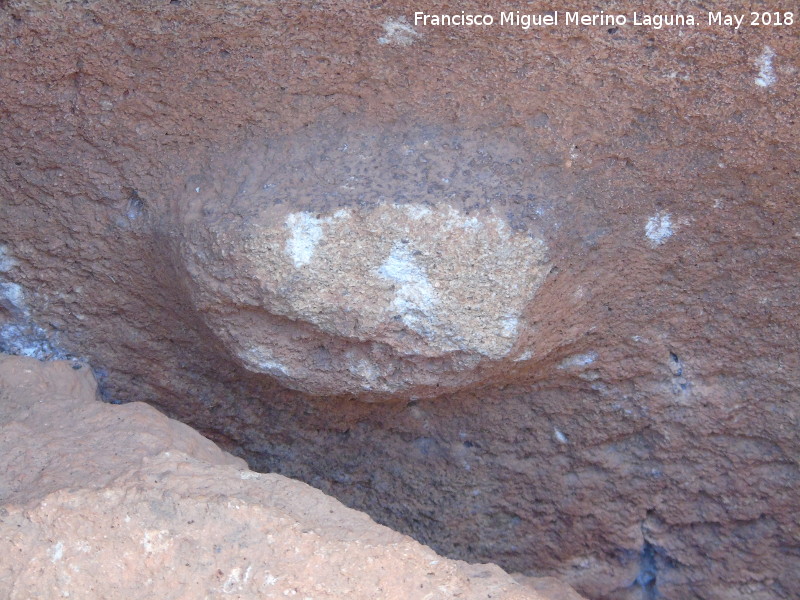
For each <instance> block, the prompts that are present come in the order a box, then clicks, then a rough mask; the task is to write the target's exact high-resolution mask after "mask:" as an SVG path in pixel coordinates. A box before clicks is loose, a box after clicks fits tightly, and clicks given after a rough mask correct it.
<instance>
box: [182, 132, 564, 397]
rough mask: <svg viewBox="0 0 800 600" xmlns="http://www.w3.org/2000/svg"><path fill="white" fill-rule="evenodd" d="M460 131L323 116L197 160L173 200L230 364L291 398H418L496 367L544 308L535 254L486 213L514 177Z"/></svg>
mask: <svg viewBox="0 0 800 600" xmlns="http://www.w3.org/2000/svg"><path fill="white" fill-rule="evenodd" d="M471 138H474V135H472V136H470V135H469V134H468V133H466V132H465V133H462V134H461V135H458V136H456V135H452V134H451V135H450V136H444V134H442V133H441V132H434V131H422V132H421V131H412V132H409V131H407V130H404V131H396V132H390V131H387V132H384V134H383V135H382V136H381V137H380V138H375V137H374V136H373V137H369V136H365V135H364V134H363V133H362V132H360V131H359V129H358V128H356V124H349V125H346V126H342V125H341V124H338V126H337V127H336V128H335V129H334V130H333V131H332V128H330V127H317V128H314V129H312V130H311V131H309V130H305V131H304V132H303V134H302V135H299V136H296V137H294V138H292V139H289V140H287V141H284V142H283V143H281V144H275V145H272V144H270V145H269V147H268V149H267V150H263V149H262V150H261V151H259V149H258V148H252V147H250V148H247V149H246V150H245V151H243V152H240V153H239V154H238V155H236V156H234V157H233V158H229V159H228V160H227V162H226V163H225V164H226V165H227V168H226V167H223V166H222V165H220V164H215V165H214V168H212V169H209V173H210V175H209V176H208V177H207V178H205V179H204V180H202V181H198V180H195V181H193V182H192V183H191V184H190V185H189V186H188V188H187V189H186V191H185V197H184V198H183V199H182V201H181V202H179V203H178V204H177V207H176V210H175V212H176V215H175V218H176V220H177V221H178V222H179V223H180V224H181V227H182V231H183V232H184V234H183V236H181V238H180V239H179V242H180V245H179V248H178V250H177V253H178V254H179V255H180V258H179V259H178V263H179V264H178V265H177V270H178V271H179V272H181V271H182V272H184V273H185V276H186V279H187V281H186V289H187V290H188V291H189V293H190V295H191V297H192V300H193V302H194V305H195V308H196V309H197V310H198V312H199V313H200V314H202V315H203V319H204V320H205V322H206V323H207V324H208V326H209V328H210V329H211V330H212V331H214V332H215V333H216V334H217V335H218V336H219V337H220V338H221V339H222V341H223V342H224V344H225V346H226V347H227V348H228V349H229V350H230V352H231V354H233V355H234V356H235V357H236V358H237V359H238V360H239V361H241V363H242V364H243V365H244V366H245V367H246V368H247V369H249V370H251V371H254V372H257V373H266V374H268V375H270V376H273V377H275V378H276V379H278V380H279V381H280V382H281V383H284V384H285V385H287V386H289V387H292V388H294V389H299V390H302V391H305V392H308V393H314V394H352V395H356V396H359V397H365V398H367V399H376V398H380V397H387V396H388V397H392V396H394V397H397V396H403V397H406V398H408V397H411V396H425V395H427V396H435V395H440V394H441V393H442V392H444V391H446V390H449V389H458V388H464V387H466V386H468V385H473V384H475V383H476V382H480V381H483V380H485V379H487V378H489V377H491V376H492V375H494V377H495V378H497V377H498V373H500V374H504V373H505V371H506V370H507V369H508V368H509V365H510V364H511V363H513V362H514V361H515V360H519V359H520V357H521V356H522V355H523V353H524V351H525V350H524V349H520V348H519V341H520V334H521V333H522V332H523V331H525V330H526V329H530V327H528V326H527V325H526V323H525V319H526V318H529V317H530V315H531V314H535V315H538V317H533V318H534V319H535V318H539V319H541V318H542V317H543V316H547V314H548V313H549V312H550V311H549V310H548V309H547V308H542V307H539V308H538V310H536V311H534V310H533V306H534V305H533V302H532V301H533V298H534V295H535V292H536V290H537V289H538V288H539V287H540V286H541V284H542V282H543V281H544V278H545V277H546V276H547V274H548V271H549V270H550V268H551V265H549V264H548V263H547V258H546V255H547V247H546V243H545V242H544V240H543V239H542V238H541V237H540V236H539V235H537V234H536V233H535V232H534V231H531V230H528V226H525V227H524V229H521V228H520V227H518V225H519V223H518V222H516V221H510V220H509V218H508V216H507V214H505V213H504V211H503V208H504V204H507V203H508V200H509V198H513V197H514V196H515V192H516V190H515V189H514V185H516V186H518V187H520V188H526V189H527V190H528V193H529V195H530V196H531V197H532V196H533V190H534V189H535V186H536V182H535V181H527V180H530V179H532V177H531V174H530V173H526V172H525V170H524V169H520V168H516V169H509V172H507V173H505V174H503V176H501V175H499V174H498V173H496V172H494V171H493V170H492V169H491V168H490V161H489V160H487V159H486V158H485V155H486V154H487V153H488V152H489V151H490V150H491V149H492V144H491V142H489V143H487V141H486V140H480V141H476V140H475V139H471ZM494 146H495V148H494V149H495V150H496V149H497V147H498V146H501V145H500V144H497V143H495V144H494ZM502 146H504V150H505V152H507V153H508V154H509V155H511V156H513V157H515V158H516V159H517V160H518V162H519V163H522V162H523V159H524V157H525V153H524V151H522V149H519V148H516V149H514V148H513V147H509V144H508V143H505V144H502ZM289 148H301V149H309V150H310V156H309V153H308V152H302V153H300V152H297V151H295V153H294V154H293V153H292V152H290V151H289V150H288V149H289ZM514 150H515V151H514ZM296 154H300V156H299V157H298V156H295V155H296ZM482 155H483V157H482ZM309 164H311V165H312V166H309ZM420 164H422V165H424V168H423V169H420V168H419V166H420ZM512 165H513V163H512ZM309 171H312V172H313V173H312V174H313V176H311V175H309ZM231 173H235V175H231ZM287 173H289V174H294V173H303V175H297V176H295V177H294V178H292V179H291V180H289V181H287V180H286V174H287ZM514 174H516V175H518V176H517V177H514V176H513V175H514ZM504 178H505V179H504ZM510 181H513V182H514V184H513V185H510V184H509V182H510ZM396 192H401V193H400V194H398V193H396ZM397 202H403V203H402V204H398V203H397ZM540 212H542V211H541V209H540ZM512 217H513V215H512Z"/></svg>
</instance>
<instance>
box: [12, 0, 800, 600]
mask: <svg viewBox="0 0 800 600" xmlns="http://www.w3.org/2000/svg"><path fill="white" fill-rule="evenodd" d="M597 4H598V3H596V2H588V1H584V0H575V1H574V2H570V3H569V6H565V5H564V4H547V5H546V4H541V5H540V4H536V7H535V8H530V9H528V8H527V7H522V6H520V7H518V8H519V9H520V10H531V11H537V10H549V9H552V10H560V11H564V10H577V11H583V12H589V13H594V12H597V10H598V6H597ZM712 4H713V3H712ZM452 5H453V3H449V4H446V3H437V2H433V3H430V4H429V5H428V6H426V7H425V8H424V9H422V10H428V11H429V12H443V11H446V10H451V8H452ZM473 5H474V6H476V7H477V3H474V4H473ZM762 6H763V8H762ZM602 8H603V9H605V10H606V14H609V13H610V12H611V11H614V12H619V13H626V14H627V15H628V16H629V17H632V15H633V12H634V11H639V12H640V13H641V12H642V11H643V10H644V8H643V6H642V3H641V2H632V1H630V0H619V1H617V2H614V3H611V4H609V5H608V6H606V5H605V4H604V5H603V7H602ZM478 9H479V10H480V11H481V12H484V11H486V12H495V13H496V12H497V11H499V10H512V9H513V8H512V7H509V6H508V4H507V3H500V2H485V3H480V6H479V8H475V9H473V8H469V7H468V6H467V5H466V4H465V5H464V10H468V11H469V10H476V11H477V10H478ZM706 9H708V10H727V11H731V12H737V13H739V14H746V13H747V12H748V11H750V10H764V11H767V10H768V11H773V10H778V9H777V8H776V7H775V6H774V5H772V6H767V5H766V4H765V3H763V2H761V3H744V2H738V1H734V2H728V3H725V6H724V7H723V6H722V4H721V3H717V6H716V7H715V6H710V5H709V3H703V4H702V6H701V4H700V3H681V4H680V7H679V8H676V3H675V2H672V1H668V0H655V1H654V2H651V3H649V4H648V6H647V10H649V11H651V12H653V13H660V14H670V13H674V12H675V11H676V10H682V11H687V12H690V11H691V12H695V13H696V14H697V15H698V16H702V13H703V11H705V10H706ZM417 10H421V7H420V5H419V3H410V2H406V1H403V0H396V1H394V0H393V1H389V2H363V3H358V2H351V1H343V0H326V1H325V2H307V1H304V0H303V1H301V0H285V1H282V2H266V1H261V0H252V1H251V0H248V1H245V0H230V1H227V2H224V3H222V2H219V3H218V2H191V1H189V0H181V1H180V2H178V1H175V2H166V1H164V2H161V1H160V0H146V1H134V0H120V1H118V2H110V1H105V0H97V1H90V2H86V3H55V2H49V1H40V0H29V1H27V0H8V1H6V2H0V56H2V69H0V138H2V140H3V143H2V144H0V283H2V284H4V285H3V286H2V288H0V294H2V298H0V348H5V349H8V350H9V351H12V352H15V353H20V354H29V355H33V356H41V357H48V356H70V355H72V356H78V357H82V358H86V359H87V360H89V361H90V363H91V364H92V365H93V366H94V367H95V370H96V373H97V375H98V378H99V381H100V388H101V393H102V395H103V397H104V398H105V399H107V400H113V401H116V402H130V401H146V402H148V403H151V404H153V405H155V406H157V407H159V408H160V409H162V410H163V411H164V412H166V413H168V414H169V415H170V416H173V417H177V418H180V419H181V420H183V421H184V422H186V423H188V424H190V425H192V426H193V427H195V428H196V429H199V430H200V431H202V432H203V434H204V435H207V436H208V437H211V438H212V439H214V440H215V441H217V442H218V443H220V444H221V445H223V446H224V447H225V448H226V449H227V450H230V451H232V452H235V453H236V454H237V455H239V456H242V457H245V458H246V459H247V460H248V462H249V464H250V465H251V467H252V468H255V469H258V470H262V471H272V472H277V473H281V474H284V475H288V476H291V477H295V478H298V479H302V480H303V481H305V482H307V483H310V484H312V485H314V486H315V487H317V488H319V489H321V490H323V491H324V492H326V493H328V494H331V495H332V496H335V497H337V498H338V499H340V500H342V501H343V502H345V503H346V504H347V505H349V506H351V507H354V508H358V509H360V510H364V511H366V512H368V513H369V514H370V516H372V517H373V518H375V519H376V520H378V521H379V522H381V523H383V524H387V525H390V526H391V527H393V528H394V529H397V530H400V531H402V532H403V533H407V534H409V535H412V536H413V537H414V538H416V539H417V540H419V541H422V542H423V543H425V544H428V545H430V546H431V547H433V548H434V549H436V550H437V551H438V552H440V553H443V554H446V555H447V556H450V557H456V558H461V559H468V560H471V561H477V562H495V563H497V564H499V565H501V566H502V567H503V568H504V569H506V570H509V571H515V572H523V573H527V574H529V575H530V574H535V575H554V576H558V577H560V578H565V579H567V580H569V581H571V582H573V583H574V585H575V587H576V588H577V589H578V590H579V591H580V592H581V593H582V594H584V595H585V596H588V597H591V598H602V599H604V600H605V599H612V600H632V599H642V598H645V599H647V598H653V597H658V598H665V599H669V600H685V599H686V598H699V599H702V600H745V599H746V600H753V599H756V600H776V599H777V600H795V598H797V597H798V595H800V566H798V565H799V564H800V550H799V549H800V522H798V518H799V517H798V515H800V494H798V480H799V479H800V467H799V466H798V460H797V457H798V456H799V455H800V416H799V415H798V410H797V401H796V399H797V398H798V396H800V352H798V351H797V349H798V347H800V332H798V328H797V323H798V322H800V304H798V302H797V297H798V292H799V291H798V278H797V273H798V264H800V236H798V232H800V211H798V210H797V190H798V189H800V173H798V170H797V160H796V157H797V156H798V155H800V136H798V135H796V130H797V123H798V119H800V115H799V114H798V107H799V106H800V105H799V104H798V102H797V90H798V70H797V64H798V60H799V58H798V57H800V36H797V35H796V32H797V27H798V25H797V23H796V24H795V25H794V26H792V27H775V26H770V27H752V26H747V25H745V26H743V27H740V28H738V29H734V28H733V27H725V26H707V25H706V24H705V23H703V24H700V25H698V26H695V27H679V26H665V27H664V28H662V29H660V30H654V29H651V28H648V27H645V26H633V25H627V26H622V27H608V26H606V27H593V26H588V27H564V26H558V27H551V28H533V29H531V30H527V31H525V30H521V29H518V28H514V27H511V28H509V27H489V28H485V27H461V28H452V27H451V28H446V27H433V26H427V27H424V26H416V25H414V23H413V13H414V11H417ZM780 10H784V8H780ZM326 132H327V133H326ZM426 139H427V140H428V141H429V142H430V143H431V144H433V146H434V148H435V152H433V151H430V150H429V151H427V152H424V151H420V152H419V153H417V154H416V155H412V154H409V155H408V157H411V156H416V157H417V158H418V160H416V161H415V162H410V158H408V157H407V158H406V159H405V160H408V161H409V162H403V161H402V160H398V161H395V162H396V163H397V164H399V165H405V166H404V167H403V170H402V173H398V175H399V176H401V177H402V180H403V185H397V183H396V182H393V181H390V180H387V179H385V178H384V177H381V176H373V175H371V173H370V171H369V170H368V169H369V168H370V167H372V166H374V165H376V164H377V165H382V166H380V168H379V169H378V170H377V173H378V174H382V173H385V172H387V168H388V167H387V168H384V167H385V166H386V165H390V161H389V157H390V156H392V153H393V152H395V149H397V150H398V152H396V154H398V155H400V156H402V152H403V150H402V148H403V146H408V147H410V148H419V149H420V150H421V149H422V147H423V144H424V142H425V140H426ZM345 145H346V146H347V149H344V147H345ZM248 147H252V148H253V152H252V153H251V158H252V160H248V156H247V154H246V153H245V155H244V156H243V155H242V148H248ZM361 148H363V149H366V150H368V151H369V152H368V153H366V154H365V153H363V152H362V151H361V150H360V149H361ZM354 149H355V152H354V153H352V154H351V153H350V152H351V151H352V150H354ZM360 154H363V155H364V156H365V157H367V158H366V159H361V158H359V155H360ZM325 155H327V156H328V157H329V160H326V159H325ZM265 156H266V158H267V160H265ZM271 165H285V166H286V168H281V169H275V170H273V173H272V175H273V178H272V179H271V180H270V179H267V180H263V179H262V180H261V181H260V184H261V186H262V187H261V189H260V191H259V192H258V194H266V195H260V196H258V197H259V198H260V199H261V200H263V205H264V206H266V207H268V208H269V207H277V206H278V202H279V201H283V204H282V205H281V206H282V208H274V210H276V211H278V212H276V213H275V218H274V220H271V221H270V222H269V223H265V224H266V225H267V226H268V230H270V231H274V232H276V235H277V232H282V234H285V233H286V232H285V227H286V219H287V218H288V217H289V215H291V214H297V213H300V214H301V213H308V214H311V215H313V216H314V217H315V218H317V215H319V218H320V219H327V218H330V217H331V215H333V214H335V213H336V212H337V211H338V210H339V209H346V210H350V211H351V212H352V213H353V214H360V211H361V210H362V209H372V208H375V207H376V206H385V207H389V206H392V205H394V204H397V205H406V204H419V205H425V206H427V207H429V208H431V209H432V210H435V211H443V210H445V206H446V205H450V206H451V207H453V209H454V210H456V211H458V212H459V213H460V214H463V215H466V216H467V217H468V218H471V217H472V216H477V215H479V214H480V215H482V217H483V218H488V217H490V216H491V215H493V214H494V215H496V216H497V217H498V218H503V219H504V220H505V222H506V223H508V224H509V226H510V227H511V229H512V230H513V231H514V232H515V235H516V234H520V233H522V232H526V234H527V235H529V236H531V238H534V239H541V240H543V241H544V242H545V244H546V246H547V263H548V264H550V265H552V267H551V268H550V269H549V270H548V274H547V276H546V277H545V278H544V281H543V282H542V283H541V285H540V286H539V287H538V289H537V290H536V292H535V294H534V296H533V300H532V301H531V302H530V306H529V308H528V309H527V310H526V312H525V313H524V314H523V315H522V318H521V319H520V324H523V325H524V327H520V331H519V335H518V338H517V340H516V342H515V349H513V350H512V351H511V353H510V354H509V355H508V356H507V357H505V358H503V359H500V360H498V361H494V363H495V364H494V366H493V367H487V370H486V371H485V372H483V373H481V374H478V376H477V380H478V381H477V383H476V384H475V385H470V386H467V387H466V388H464V387H457V388H451V389H450V390H448V391H444V392H443V393H441V394H439V395H437V396H436V397H435V398H430V399H426V398H419V399H418V400H412V399H411V398H410V396H412V395H413V393H409V397H404V395H403V393H399V394H398V398H397V400H396V401H395V402H381V403H372V404H368V403H365V402H363V400H364V399H369V398H368V395H369V393H370V392H367V391H365V390H362V391H361V392H360V393H359V394H354V396H356V395H357V396H358V397H359V400H357V401H353V400H351V399H350V398H349V397H347V396H339V397H331V396H323V395H309V394H307V393H303V392H301V391H296V390H293V389H290V388H288V387H287V385H286V384H285V383H282V382H280V381H278V379H277V378H275V377H274V376H272V375H268V374H264V373H253V372H251V371H250V370H248V369H247V368H246V367H245V366H244V365H243V364H242V362H241V360H240V359H239V358H237V357H236V351H235V348H234V347H232V346H229V345H226V344H227V341H226V340H224V339H222V338H221V337H220V332H219V331H215V330H214V329H213V327H214V323H215V320H214V319H213V318H211V319H210V318H209V315H206V314H203V312H202V311H201V310H198V304H196V302H195V300H196V298H195V297H194V296H193V294H195V293H196V290H197V288H196V287H192V286H193V283H192V282H193V279H192V277H191V276H190V275H189V274H188V273H187V270H186V267H185V265H186V264H187V263H186V262H185V260H184V257H183V255H182V253H181V247H182V244H183V243H184V242H185V243H186V244H187V246H186V247H189V246H192V245H194V244H195V242H196V241H197V242H198V244H197V248H200V247H205V242H203V243H202V244H201V243H199V237H200V236H203V235H206V234H205V233H203V232H207V231H209V228H208V226H207V224H208V222H213V218H214V217H213V212H212V214H207V215H203V214H202V213H198V214H196V215H191V214H189V213H190V212H191V211H192V210H193V209H192V207H193V206H197V207H198V208H200V207H205V208H207V209H210V210H212V211H220V212H223V211H224V209H225V206H224V205H222V204H221V203H224V202H233V201H234V200H235V199H236V194H237V192H238V188H239V186H240V185H242V184H244V187H243V191H247V193H250V192H251V191H252V192H255V191H256V190H255V188H253V189H252V190H250V191H248V190H249V189H250V188H247V184H248V182H253V183H254V184H255V183H257V182H259V177H258V175H257V174H258V173H259V172H266V171H265V169H268V168H269V167H270V166H271ZM342 165H344V166H345V167H347V168H349V169H350V172H343V169H340V167H341V166H342ZM337 169H339V170H338V171H337ZM459 169H460V170H459ZM464 169H470V170H472V171H473V172H474V173H475V177H473V178H470V176H468V175H467V174H463V175H459V173H461V172H462V171H463V170H464ZM251 173H252V175H251ZM454 174H455V176H454ZM350 177H354V178H355V179H352V180H350V179H349V178H350ZM443 179H450V183H449V184H445V183H444V182H443V181H442V180H443ZM459 181H468V182H469V186H468V187H469V188H470V189H472V190H474V191H475V193H473V194H472V195H470V196H464V195H455V196H450V195H449V191H448V189H447V188H446V185H450V186H453V185H458V182H459ZM270 184H273V185H272V187H269V186H270ZM264 185H266V186H267V189H264V188H263V186H264ZM215 186H216V187H215ZM223 186H225V187H224V188H223ZM343 186H344V187H343ZM348 186H349V187H352V188H353V189H352V190H349V189H347V188H348ZM197 189H199V191H196V190H197ZM398 189H403V190H404V189H408V190H409V191H408V193H406V194H405V195H404V196H403V197H397V196H396V194H397V190H398ZM383 190H385V191H383ZM465 191H467V190H466V189H463V188H461V189H459V194H462V193H463V192H465ZM319 192H324V193H319ZM368 192H369V193H368ZM192 194H194V197H192ZM351 194H352V195H351ZM190 199H191V201H190ZM198 200H199V201H198ZM195 203H196V204H195ZM476 204H477V206H476ZM181 205H182V206H185V207H186V210H181V209H180V208H179V206H181ZM239 206H246V203H241V204H239ZM493 209H494V210H495V211H496V212H494V213H493V212H492V210H493ZM270 210H273V209H270ZM387 210H389V209H388V208H387ZM253 215H254V213H248V214H245V215H242V216H241V217H240V216H238V215H233V217H232V220H235V219H241V223H242V225H243V227H244V228H246V226H247V223H249V222H253ZM189 223H195V224H196V228H195V229H194V230H193V229H192V227H191V226H189ZM193 231H194V233H193ZM192 236H198V237H197V239H195V238H193V237H192ZM281 239H283V238H281ZM281 243H282V244H283V245H281V246H279V248H278V249H277V251H276V252H277V253H280V252H284V253H285V251H286V246H285V241H283V242H281ZM276 255H277V254H276ZM383 258H384V259H385V257H383ZM381 264H382V263H381ZM287 268H288V266H287ZM292 268H294V267H293V266H292ZM200 277H201V278H202V277H205V275H203V274H202V273H201V274H200ZM221 283H225V282H221ZM8 284H11V285H8ZM16 286H18V287H16ZM193 290H195V291H194V292H193ZM208 306H209V307H211V306H216V309H215V310H217V311H220V310H222V309H221V308H220V306H219V305H218V304H214V303H209V304H208ZM229 308H230V310H231V312H235V311H238V310H240V309H241V306H234V305H230V307H229ZM263 316H264V311H263V309H260V310H259V314H258V317H259V319H262V318H263ZM259 322H260V321H259ZM298 323H300V322H299V321H297V322H295V324H298ZM293 326H294V325H293ZM308 327H310V328H313V329H315V332H314V333H315V335H317V336H320V338H321V337H322V336H323V332H322V331H321V330H320V329H319V327H317V326H316V325H308ZM325 335H327V334H325ZM340 341H341V340H340ZM348 343H351V342H349V341H348ZM517 352H519V354H517ZM509 359H510V360H509ZM517 359H519V360H517ZM429 360H430V361H436V360H441V359H435V358H430V359H429ZM486 360H487V361H488V359H486ZM489 362H491V361H489ZM448 368H449V367H448ZM442 372H444V370H442ZM345 373H349V372H345ZM465 373H467V374H471V373H472V372H471V371H464V372H461V373H459V374H457V375H455V374H454V375H453V377H454V379H457V378H460V377H464V376H465V375H464V374H465ZM347 376H348V377H354V376H353V375H352V374H348V375H347ZM353 383H354V384H355V383H358V382H357V381H356V380H355V379H354V380H353ZM456 383H457V382H456ZM226 577H227V574H226Z"/></svg>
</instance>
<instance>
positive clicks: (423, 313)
mask: <svg viewBox="0 0 800 600" xmlns="http://www.w3.org/2000/svg"><path fill="white" fill-rule="evenodd" d="M378 275H379V276H380V277H383V278H384V279H389V280H391V281H395V282H397V284H398V285H397V288H396V293H395V297H394V299H393V300H392V303H391V305H390V307H389V309H390V311H392V312H395V313H397V314H398V315H399V316H400V318H401V320H402V321H403V323H405V324H406V325H407V326H408V327H409V328H410V329H412V330H413V331H416V332H417V333H419V334H422V335H430V325H431V324H432V323H433V321H434V320H435V317H434V315H433V312H432V311H433V309H434V307H435V306H436V304H437V303H438V301H437V298H436V292H435V290H434V289H433V286H432V285H431V283H430V281H429V280H428V276H427V274H426V273H425V270H424V269H423V268H422V267H420V266H419V265H418V264H417V263H416V262H415V261H414V257H413V256H412V255H411V253H410V252H409V250H408V248H406V247H404V246H403V245H402V244H400V245H395V246H394V247H393V248H392V252H391V253H390V254H389V257H388V258H387V259H386V261H385V262H384V263H383V264H382V265H381V266H380V268H379V269H378Z"/></svg>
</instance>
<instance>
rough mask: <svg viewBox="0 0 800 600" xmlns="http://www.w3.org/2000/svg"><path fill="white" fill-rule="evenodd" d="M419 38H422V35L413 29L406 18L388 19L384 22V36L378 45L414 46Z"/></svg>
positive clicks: (379, 39) (380, 38)
mask: <svg viewBox="0 0 800 600" xmlns="http://www.w3.org/2000/svg"><path fill="white" fill-rule="evenodd" d="M419 37H421V34H420V33H419V32H417V31H416V30H415V29H414V28H413V27H411V25H409V24H408V23H407V22H406V20H405V18H403V17H400V18H399V19H386V20H385V21H384V22H383V35H382V36H380V37H379V38H378V43H379V44H383V45H385V44H392V45H396V46H408V45H410V44H413V43H414V40H416V39H417V38H419Z"/></svg>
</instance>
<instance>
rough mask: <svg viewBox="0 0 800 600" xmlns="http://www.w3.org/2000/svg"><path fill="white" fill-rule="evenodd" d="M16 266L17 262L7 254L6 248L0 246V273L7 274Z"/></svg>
mask: <svg viewBox="0 0 800 600" xmlns="http://www.w3.org/2000/svg"><path fill="white" fill-rule="evenodd" d="M16 264H17V261H16V260H14V258H13V257H12V256H11V255H10V254H9V252H8V248H7V247H6V246H5V245H3V244H0V273H8V272H9V271H10V270H11V269H12V268H13V267H14V266H16Z"/></svg>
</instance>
